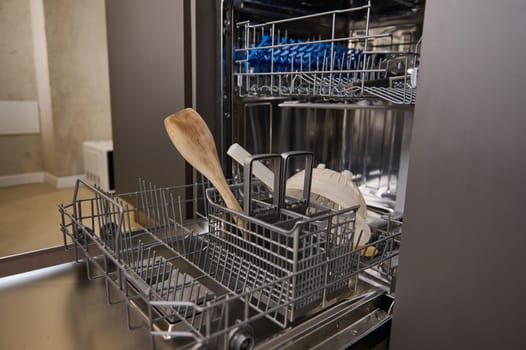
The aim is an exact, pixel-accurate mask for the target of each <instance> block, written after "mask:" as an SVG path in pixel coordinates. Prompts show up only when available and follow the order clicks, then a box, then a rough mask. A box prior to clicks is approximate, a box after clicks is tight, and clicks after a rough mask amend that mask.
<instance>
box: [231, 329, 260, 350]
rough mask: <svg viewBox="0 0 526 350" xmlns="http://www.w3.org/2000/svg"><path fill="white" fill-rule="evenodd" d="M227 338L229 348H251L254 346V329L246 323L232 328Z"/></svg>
mask: <svg viewBox="0 0 526 350" xmlns="http://www.w3.org/2000/svg"><path fill="white" fill-rule="evenodd" d="M228 338H229V342H228V344H229V349H230V350H251V349H252V348H253V347H254V331H253V329H252V327H250V326H248V325H246V326H240V327H237V328H234V329H233V330H232V331H230V333H229V334H228Z"/></svg>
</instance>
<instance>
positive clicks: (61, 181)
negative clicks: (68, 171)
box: [44, 173, 85, 189]
mask: <svg viewBox="0 0 526 350" xmlns="http://www.w3.org/2000/svg"><path fill="white" fill-rule="evenodd" d="M78 178H83V179H84V178H85V175H84V174H81V175H72V176H62V177H56V176H55V175H53V174H50V173H45V175H44V182H46V183H48V184H50V185H51V186H53V187H55V188H58V189H60V188H67V187H73V186H75V182H77V179H78Z"/></svg>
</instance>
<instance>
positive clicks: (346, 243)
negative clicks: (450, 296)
mask: <svg viewBox="0 0 526 350" xmlns="http://www.w3.org/2000/svg"><path fill="white" fill-rule="evenodd" d="M234 193H236V194H238V195H239V192H238V191H234ZM206 194H207V198H208V203H209V209H208V217H209V230H210V234H209V235H210V238H209V240H210V241H211V242H213V243H211V246H213V247H214V249H217V250H218V251H219V252H220V253H218V254H215V255H213V259H212V261H214V262H215V263H216V265H217V266H221V267H220V269H221V270H222V271H223V275H227V276H229V275H236V276H237V275H239V274H246V275H249V276H256V277H254V284H253V285H252V287H260V286H263V285H264V284H265V283H268V282H269V281H272V280H277V279H283V278H285V279H286V280H287V282H288V283H287V285H285V286H284V289H281V288H280V286H276V285H272V288H273V289H272V291H265V290H263V291H264V292H266V293H265V295H266V297H267V298H266V300H265V301H266V302H267V303H268V302H270V303H272V305H276V306H282V307H280V314H279V315H276V317H275V318H274V319H273V321H274V322H275V323H277V324H279V325H281V326H283V327H285V326H286V325H287V322H293V321H294V320H296V319H297V318H298V317H299V316H301V315H304V314H305V313H307V312H309V311H310V310H312V309H314V308H317V307H318V306H319V305H320V304H322V305H323V306H324V307H325V306H327V305H329V303H330V299H332V298H333V297H334V296H336V295H338V294H341V293H342V292H343V291H345V290H348V282H349V279H350V278H351V277H352V276H355V275H356V274H357V273H358V272H359V271H361V270H362V269H363V268H365V266H368V267H370V266H372V265H374V264H378V259H365V258H362V256H363V255H364V254H365V249H367V246H366V247H353V242H355V237H354V236H355V234H357V235H359V234H361V233H355V230H354V224H355V215H356V210H357V207H352V208H346V209H343V210H338V211H336V210H328V209H325V208H319V207H314V206H311V207H310V208H309V210H308V212H309V216H305V215H301V214H298V213H295V212H292V211H288V210H280V213H279V214H280V215H279V217H277V219H276V221H274V222H272V223H268V222H264V221H262V220H259V219H257V218H254V217H249V216H246V215H243V214H240V213H235V212H232V211H230V210H228V209H227V208H226V207H225V206H224V204H223V202H222V198H221V197H220V195H219V194H218V192H217V190H215V189H213V188H210V189H208V190H207V192H206ZM238 199H239V198H238ZM236 216H241V217H242V221H243V222H244V225H243V226H240V225H237V224H236V222H237V221H236V220H235V219H234V218H235V217H236ZM243 237H246V239H245V238H243ZM388 239H390V240H393V239H394V237H389V238H388ZM394 248H395V247H394V245H393V244H392V243H390V244H384V245H383V246H382V250H381V252H378V255H379V260H382V259H383V260H387V259H390V258H391V257H392V256H393V255H394V254H396V252H395V249H394ZM223 252H228V253H229V254H224V253H223ZM236 258H240V259H242V260H243V261H246V262H248V263H249V267H244V266H242V264H237V263H236V262H235V261H234V260H233V259H236ZM214 259H216V260H214ZM238 268H243V269H245V270H244V271H243V272H240V271H238V270H237V269H238ZM262 272H263V274H262ZM258 277H259V278H260V279H259V280H258ZM221 283H223V284H226V285H231V284H230V283H231V282H230V280H229V279H228V278H226V279H222V280H221ZM235 286H237V282H236V283H234V287H233V288H232V289H233V290H234V291H236V292H242V291H240V290H237V289H236V288H235ZM252 302H256V303H257V304H258V305H259V303H261V300H259V299H256V300H253V301H251V303H252ZM253 306H254V305H253Z"/></svg>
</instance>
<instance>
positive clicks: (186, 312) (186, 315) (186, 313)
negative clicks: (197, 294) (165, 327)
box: [184, 281, 197, 319]
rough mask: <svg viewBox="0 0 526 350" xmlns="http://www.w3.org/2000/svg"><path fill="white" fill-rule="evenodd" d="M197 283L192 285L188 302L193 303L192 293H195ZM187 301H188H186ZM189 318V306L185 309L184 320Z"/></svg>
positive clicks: (194, 282)
mask: <svg viewBox="0 0 526 350" xmlns="http://www.w3.org/2000/svg"><path fill="white" fill-rule="evenodd" d="M196 283H197V282H196V281H193V282H192V283H191V284H190V295H189V296H188V300H187V301H189V302H191V301H192V293H193V292H194V286H195V285H196ZM185 301H186V300H185ZM187 317H188V306H187V307H186V308H185V310H184V318H185V319H186V318H187Z"/></svg>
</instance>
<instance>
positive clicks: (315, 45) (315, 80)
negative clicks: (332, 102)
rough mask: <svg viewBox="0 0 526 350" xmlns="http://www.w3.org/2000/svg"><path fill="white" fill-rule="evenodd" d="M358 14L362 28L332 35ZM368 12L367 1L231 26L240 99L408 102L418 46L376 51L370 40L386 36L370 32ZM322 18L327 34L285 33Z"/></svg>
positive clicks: (413, 92)
mask: <svg viewBox="0 0 526 350" xmlns="http://www.w3.org/2000/svg"><path fill="white" fill-rule="evenodd" d="M360 11H362V12H364V11H365V12H366V15H365V18H366V20H365V24H364V26H365V27H364V28H362V29H360V30H359V31H356V30H354V32H353V33H354V34H345V35H341V33H337V30H336V28H337V20H341V17H343V16H348V15H351V14H354V13H359V12H360ZM370 12H371V3H370V1H369V2H368V4H367V5H364V6H359V7H353V8H348V9H343V10H335V11H328V12H322V13H317V14H312V15H306V16H300V17H294V18H288V19H283V20H276V21H270V22H265V23H258V24H253V23H250V22H249V21H244V22H239V23H237V24H236V30H237V38H238V40H239V41H238V43H237V45H236V48H235V49H234V76H235V78H236V80H237V81H236V84H237V90H238V92H239V94H240V96H241V97H246V96H291V97H293V96H304V97H322V98H326V99H355V98H366V97H377V98H380V99H383V100H385V101H388V102H391V103H395V104H414V103H415V97H416V78H417V75H416V73H417V71H418V59H419V54H418V47H419V45H420V42H419V43H418V44H417V45H416V49H415V52H411V51H397V50H377V49H376V48H374V47H372V45H371V41H372V40H378V39H381V38H385V37H388V36H389V34H385V33H383V34H370V31H369V21H370ZM327 19H329V23H330V26H331V30H330V31H329V33H327V34H317V35H316V37H314V36H313V35H309V36H308V37H305V36H302V35H301V34H294V32H293V29H290V28H297V27H298V26H306V25H307V26H308V23H311V22H310V21H312V20H315V21H323V20H327ZM346 20H347V19H346ZM311 26H312V25H311ZM339 32H341V30H340V31H339ZM296 35H298V36H296Z"/></svg>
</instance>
